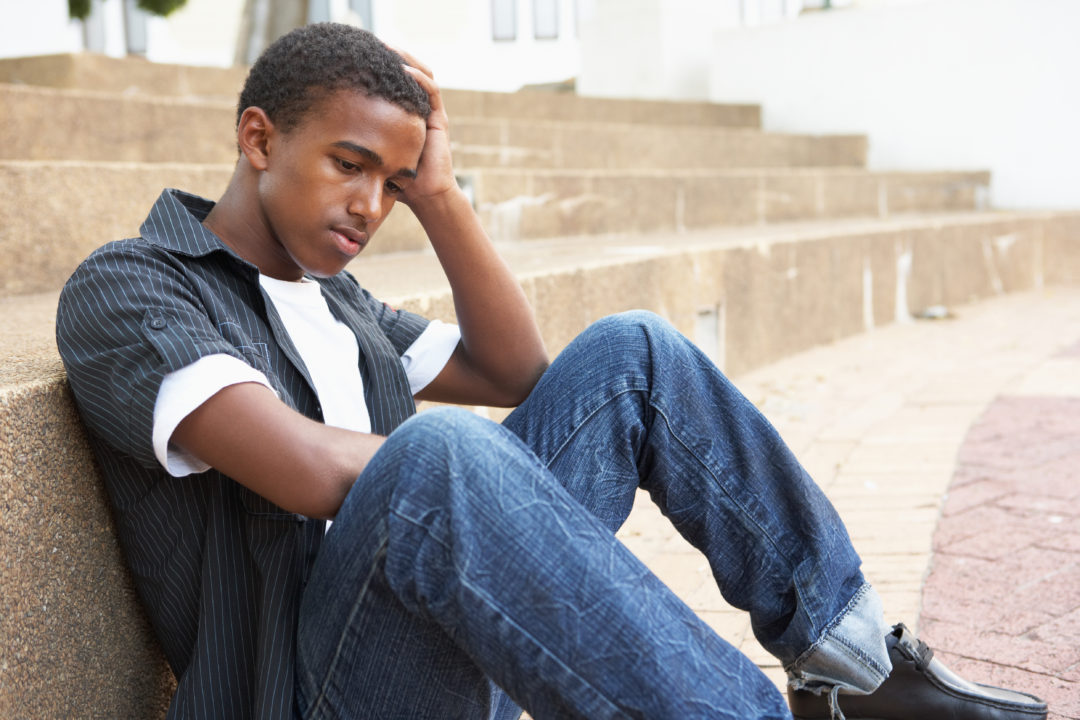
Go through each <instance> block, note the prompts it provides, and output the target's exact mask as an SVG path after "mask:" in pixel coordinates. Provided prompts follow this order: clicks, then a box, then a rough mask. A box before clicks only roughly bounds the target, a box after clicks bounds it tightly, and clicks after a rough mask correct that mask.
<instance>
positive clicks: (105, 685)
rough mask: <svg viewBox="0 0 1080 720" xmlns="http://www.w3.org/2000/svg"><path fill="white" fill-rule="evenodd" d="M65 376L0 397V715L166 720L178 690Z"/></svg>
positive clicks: (50, 373) (51, 374) (53, 374)
mask: <svg viewBox="0 0 1080 720" xmlns="http://www.w3.org/2000/svg"><path fill="white" fill-rule="evenodd" d="M58 365H59V361H58V359H54V361H53V363H52V369H51V370H46V369H45V368H42V374H41V376H40V380H38V381H37V382H35V383H28V384H26V385H25V386H23V387H21V388H18V389H5V390H3V391H2V392H0V438H2V443H0V446H2V447H3V452H2V453H0V483H2V485H0V494H2V495H3V503H2V504H0V508H2V510H0V537H2V539H3V541H2V542H0V548H2V550H0V585H3V588H4V592H3V595H2V596H0V656H2V657H3V658H4V662H3V664H2V665H0V713H2V714H3V715H4V716H5V717H76V716H80V715H84V714H86V713H87V712H88V710H89V709H90V708H92V709H93V710H92V712H93V714H95V715H100V716H102V717H162V716H163V715H164V713H165V709H166V707H167V706H168V701H169V697H170V696H171V694H172V690H173V688H174V686H175V683H174V681H173V677H172V673H171V671H170V670H169V668H168V666H167V664H166V663H165V661H164V659H163V657H162V655H161V652H160V649H159V648H158V646H157V643H156V641H155V640H154V639H153V636H152V634H151V633H150V628H149V624H148V622H147V620H146V618H145V616H144V614H143V611H142V610H141V608H140V606H139V604H138V600H137V597H136V594H135V590H134V586H133V584H132V582H131V579H130V576H129V574H128V572H127V570H126V569H125V566H124V565H123V562H122V559H121V553H120V548H119V545H118V543H117V540H116V537H115V532H114V528H113V524H112V518H111V513H110V511H109V507H108V502H107V499H106V496H105V491H104V488H103V486H102V484H101V482H100V480H99V478H98V474H97V471H96V468H95V465H94V460H93V457H92V454H91V453H90V450H89V447H88V446H87V444H86V440H85V437H84V435H83V431H82V428H81V426H80V424H79V421H78V417H77V415H76V412H75V409H74V406H73V404H72V401H71V398H70V395H69V391H68V390H67V387H66V383H65V382H64V380H63V379H62V370H60V368H59V367H58ZM44 679H47V682H43V680H44Z"/></svg>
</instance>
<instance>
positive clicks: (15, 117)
mask: <svg viewBox="0 0 1080 720" xmlns="http://www.w3.org/2000/svg"><path fill="white" fill-rule="evenodd" d="M469 109H470V106H469V105H466V106H465V107H464V108H463V110H469ZM667 110H668V111H669V113H670V114H671V115H672V116H673V117H674V118H676V119H677V118H678V115H679V108H678V107H677V106H676V107H673V108H667ZM654 115H655V118H653V120H654V122H656V123H661V124H659V125H657V124H643V123H639V124H632V123H629V122H613V121H612V120H613V119H618V118H617V117H616V118H611V117H605V118H603V119H600V120H589V121H584V120H548V121H543V120H536V119H535V118H533V117H531V116H524V117H523V118H490V119H489V118H484V117H473V116H469V115H456V114H455V115H453V116H452V126H451V138H452V139H453V142H454V149H455V167H458V168H466V167H484V166H498V167H547V168H611V169H614V168H654V169H664V168H683V167H685V168H703V167H716V168H733V167H784V166H791V167H801V166H830V167H859V166H862V165H864V164H865V162H866V138H865V137H864V136H860V135H838V136H812V135H792V134H771V133H770V134H766V133H762V132H760V131H758V130H752V129H732V128H727V127H713V126H710V127H699V126H685V125H684V126H680V125H677V124H675V123H674V122H670V121H669V119H668V118H667V116H666V115H664V114H663V113H661V112H659V111H658V112H656V113H654ZM235 119H236V108H235V100H233V101H232V102H218V101H209V100H198V99H191V98H184V99H179V98H174V97H155V96H146V95H128V94H120V93H110V92H101V91H92V90H71V89H56V88H49V87H33V86H27V85H0V160H3V159H10V160H65V161H67V160H92V161H120V162H123V161H126V162H184V163H200V164H202V163H225V164H230V165H231V164H232V163H234V162H235V161H236V157H237V151H236V142H235V138H234V133H233V128H234V125H235ZM60 138H62V141H61V140H60Z"/></svg>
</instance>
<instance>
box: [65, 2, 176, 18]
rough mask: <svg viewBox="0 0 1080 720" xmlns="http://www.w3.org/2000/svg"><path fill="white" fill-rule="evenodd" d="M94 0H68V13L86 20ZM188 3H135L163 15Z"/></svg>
mask: <svg viewBox="0 0 1080 720" xmlns="http://www.w3.org/2000/svg"><path fill="white" fill-rule="evenodd" d="M91 2H92V0H68V15H70V16H71V17H72V18H73V19H77V20H85V19H86V18H87V17H88V16H89V15H90V3H91ZM186 3H187V0H137V2H136V3H135V4H136V5H138V6H139V7H140V8H141V9H143V10H145V11H146V12H148V13H152V14H154V15H161V16H162V17H164V16H166V15H169V14H170V13H172V12H174V11H175V10H179V9H180V8H182V7H183V6H184V5H185V4H186Z"/></svg>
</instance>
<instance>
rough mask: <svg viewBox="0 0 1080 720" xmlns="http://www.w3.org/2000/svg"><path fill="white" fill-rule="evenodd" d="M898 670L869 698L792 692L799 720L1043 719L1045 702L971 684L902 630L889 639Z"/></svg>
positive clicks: (895, 630)
mask: <svg viewBox="0 0 1080 720" xmlns="http://www.w3.org/2000/svg"><path fill="white" fill-rule="evenodd" d="M885 644H886V646H888V648H889V659H890V660H891V661H892V665H893V669H892V672H891V673H890V674H889V677H887V678H886V679H885V682H884V683H882V684H881V687H879V688H878V689H877V690H875V691H874V692H873V693H871V694H869V695H845V694H838V695H837V696H836V700H837V704H838V705H839V708H838V710H839V711H840V712H838V713H837V712H833V710H832V709H831V708H830V703H829V695H828V694H827V693H826V694H825V695H815V694H813V693H811V692H809V691H807V690H791V689H788V703H789V704H790V705H791V714H792V715H794V716H795V720H829V719H830V718H841V717H846V718H847V720H1043V719H1044V718H1045V717H1046V703H1044V702H1043V701H1042V700H1040V699H1039V698H1037V697H1034V696H1033V695H1028V694H1027V693H1021V692H1016V691H1014V690H1004V689H1002V688H996V687H990V686H989V685H977V684H976V683H973V682H968V681H967V680H964V679H963V678H962V677H960V676H959V675H957V674H956V673H954V672H952V671H951V670H949V669H948V668H947V667H945V666H944V665H942V664H941V661H940V660H935V659H934V651H933V650H931V649H930V648H928V647H927V646H926V643H924V642H922V641H921V640H919V639H917V638H916V637H915V636H914V635H912V634H911V631H910V630H908V629H907V628H906V627H904V626H903V625H897V626H896V627H894V628H893V631H892V632H891V633H889V635H888V636H886V638H885Z"/></svg>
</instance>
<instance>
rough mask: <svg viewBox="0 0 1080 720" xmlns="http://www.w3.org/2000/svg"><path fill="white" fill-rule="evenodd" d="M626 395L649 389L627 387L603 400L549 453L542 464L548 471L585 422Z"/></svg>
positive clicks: (575, 424) (644, 391)
mask: <svg viewBox="0 0 1080 720" xmlns="http://www.w3.org/2000/svg"><path fill="white" fill-rule="evenodd" d="M627 393H646V394H648V393H649V389H648V388H647V387H644V388H639V387H627V388H624V389H622V390H617V391H616V392H614V393H613V394H612V395H610V396H609V397H607V398H605V399H604V401H603V402H602V403H599V404H598V405H597V406H596V407H595V408H593V409H592V410H591V411H589V413H588V414H587V415H585V417H583V418H582V419H581V421H580V422H576V423H574V426H573V428H574V429H573V431H572V432H569V433H567V434H566V438H564V439H563V441H562V442H561V443H559V446H558V448H556V449H555V450H554V451H553V452H552V453H551V458H550V459H549V460H548V461H547V462H546V463H544V466H545V467H547V468H549V469H550V468H551V466H552V465H554V464H555V461H556V460H558V459H559V456H560V455H562V452H563V450H565V449H566V447H567V446H568V445H569V444H570V441H571V440H572V439H573V437H574V436H575V435H577V434H578V433H579V432H581V428H582V426H584V425H585V424H586V423H587V422H589V420H591V419H592V417H593V416H594V415H596V414H597V413H599V412H600V411H601V410H603V409H604V408H605V407H607V406H608V405H610V404H611V403H612V402H614V401H615V400H617V399H618V398H620V397H622V396H623V395H626V394H627ZM649 404H650V405H651V404H652V403H649Z"/></svg>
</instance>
